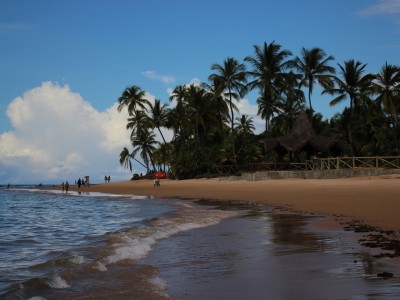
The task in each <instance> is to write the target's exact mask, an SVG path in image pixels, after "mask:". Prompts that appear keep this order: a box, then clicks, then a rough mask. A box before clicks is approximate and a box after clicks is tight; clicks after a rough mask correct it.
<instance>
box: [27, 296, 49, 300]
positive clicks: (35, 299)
mask: <svg viewBox="0 0 400 300" xmlns="http://www.w3.org/2000/svg"><path fill="white" fill-rule="evenodd" d="M28 300H47V299H46V298H43V297H40V296H34V297H31V298H29V299H28Z"/></svg>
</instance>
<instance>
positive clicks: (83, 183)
mask: <svg viewBox="0 0 400 300" xmlns="http://www.w3.org/2000/svg"><path fill="white" fill-rule="evenodd" d="M76 185H77V186H78V189H80V188H81V186H82V187H89V182H88V181H87V180H84V179H83V178H82V179H80V178H79V179H78V181H77V182H76Z"/></svg>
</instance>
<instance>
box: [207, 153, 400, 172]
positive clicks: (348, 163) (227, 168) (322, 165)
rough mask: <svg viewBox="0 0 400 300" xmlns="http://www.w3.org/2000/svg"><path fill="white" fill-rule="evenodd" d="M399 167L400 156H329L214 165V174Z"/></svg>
mask: <svg viewBox="0 0 400 300" xmlns="http://www.w3.org/2000/svg"><path fill="white" fill-rule="evenodd" d="M367 168H368V169H373V168H385V169H400V156H371V157H329V158H314V159H312V160H307V161H306V162H304V163H257V164H245V165H238V166H237V168H235V166H234V165H221V166H214V167H213V171H214V173H216V174H233V173H235V172H237V171H241V172H243V171H245V172H257V171H295V170H298V171H316V170H334V169H336V170H339V169H367Z"/></svg>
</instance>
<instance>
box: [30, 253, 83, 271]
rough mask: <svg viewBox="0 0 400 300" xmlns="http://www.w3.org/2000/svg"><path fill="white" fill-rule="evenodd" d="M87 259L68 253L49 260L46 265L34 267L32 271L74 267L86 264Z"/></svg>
mask: <svg viewBox="0 0 400 300" xmlns="http://www.w3.org/2000/svg"><path fill="white" fill-rule="evenodd" d="M85 261H86V260H85V258H84V257H83V256H81V255H78V254H76V253H73V252H70V251H68V252H66V253H63V254H61V256H60V257H58V258H55V259H51V260H48V261H46V262H44V263H41V264H37V265H34V266H32V267H31V268H32V269H46V268H54V267H60V268H64V267H69V266H74V265H81V264H84V263H85Z"/></svg>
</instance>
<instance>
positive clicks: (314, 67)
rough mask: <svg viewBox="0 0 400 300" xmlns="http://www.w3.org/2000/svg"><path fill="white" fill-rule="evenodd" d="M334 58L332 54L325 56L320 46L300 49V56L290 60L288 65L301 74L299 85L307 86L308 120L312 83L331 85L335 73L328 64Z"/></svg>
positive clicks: (326, 86) (311, 112) (311, 111)
mask: <svg viewBox="0 0 400 300" xmlns="http://www.w3.org/2000/svg"><path fill="white" fill-rule="evenodd" d="M332 60H334V58H333V56H331V55H329V56H328V57H327V55H326V53H325V51H324V50H322V49H321V48H312V49H305V48H304V47H303V48H302V50H301V57H298V56H297V57H296V58H295V59H294V60H292V61H290V66H291V67H292V68H294V69H296V70H297V71H299V72H300V74H301V75H302V80H301V82H300V87H301V86H305V87H308V103H309V109H310V120H312V114H313V108H312V105H311V94H312V92H313V89H314V84H315V83H318V84H320V85H321V86H323V87H325V88H328V87H329V86H330V85H332V77H331V75H332V74H335V68H333V67H331V66H329V65H328V63H329V62H330V61H332Z"/></svg>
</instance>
